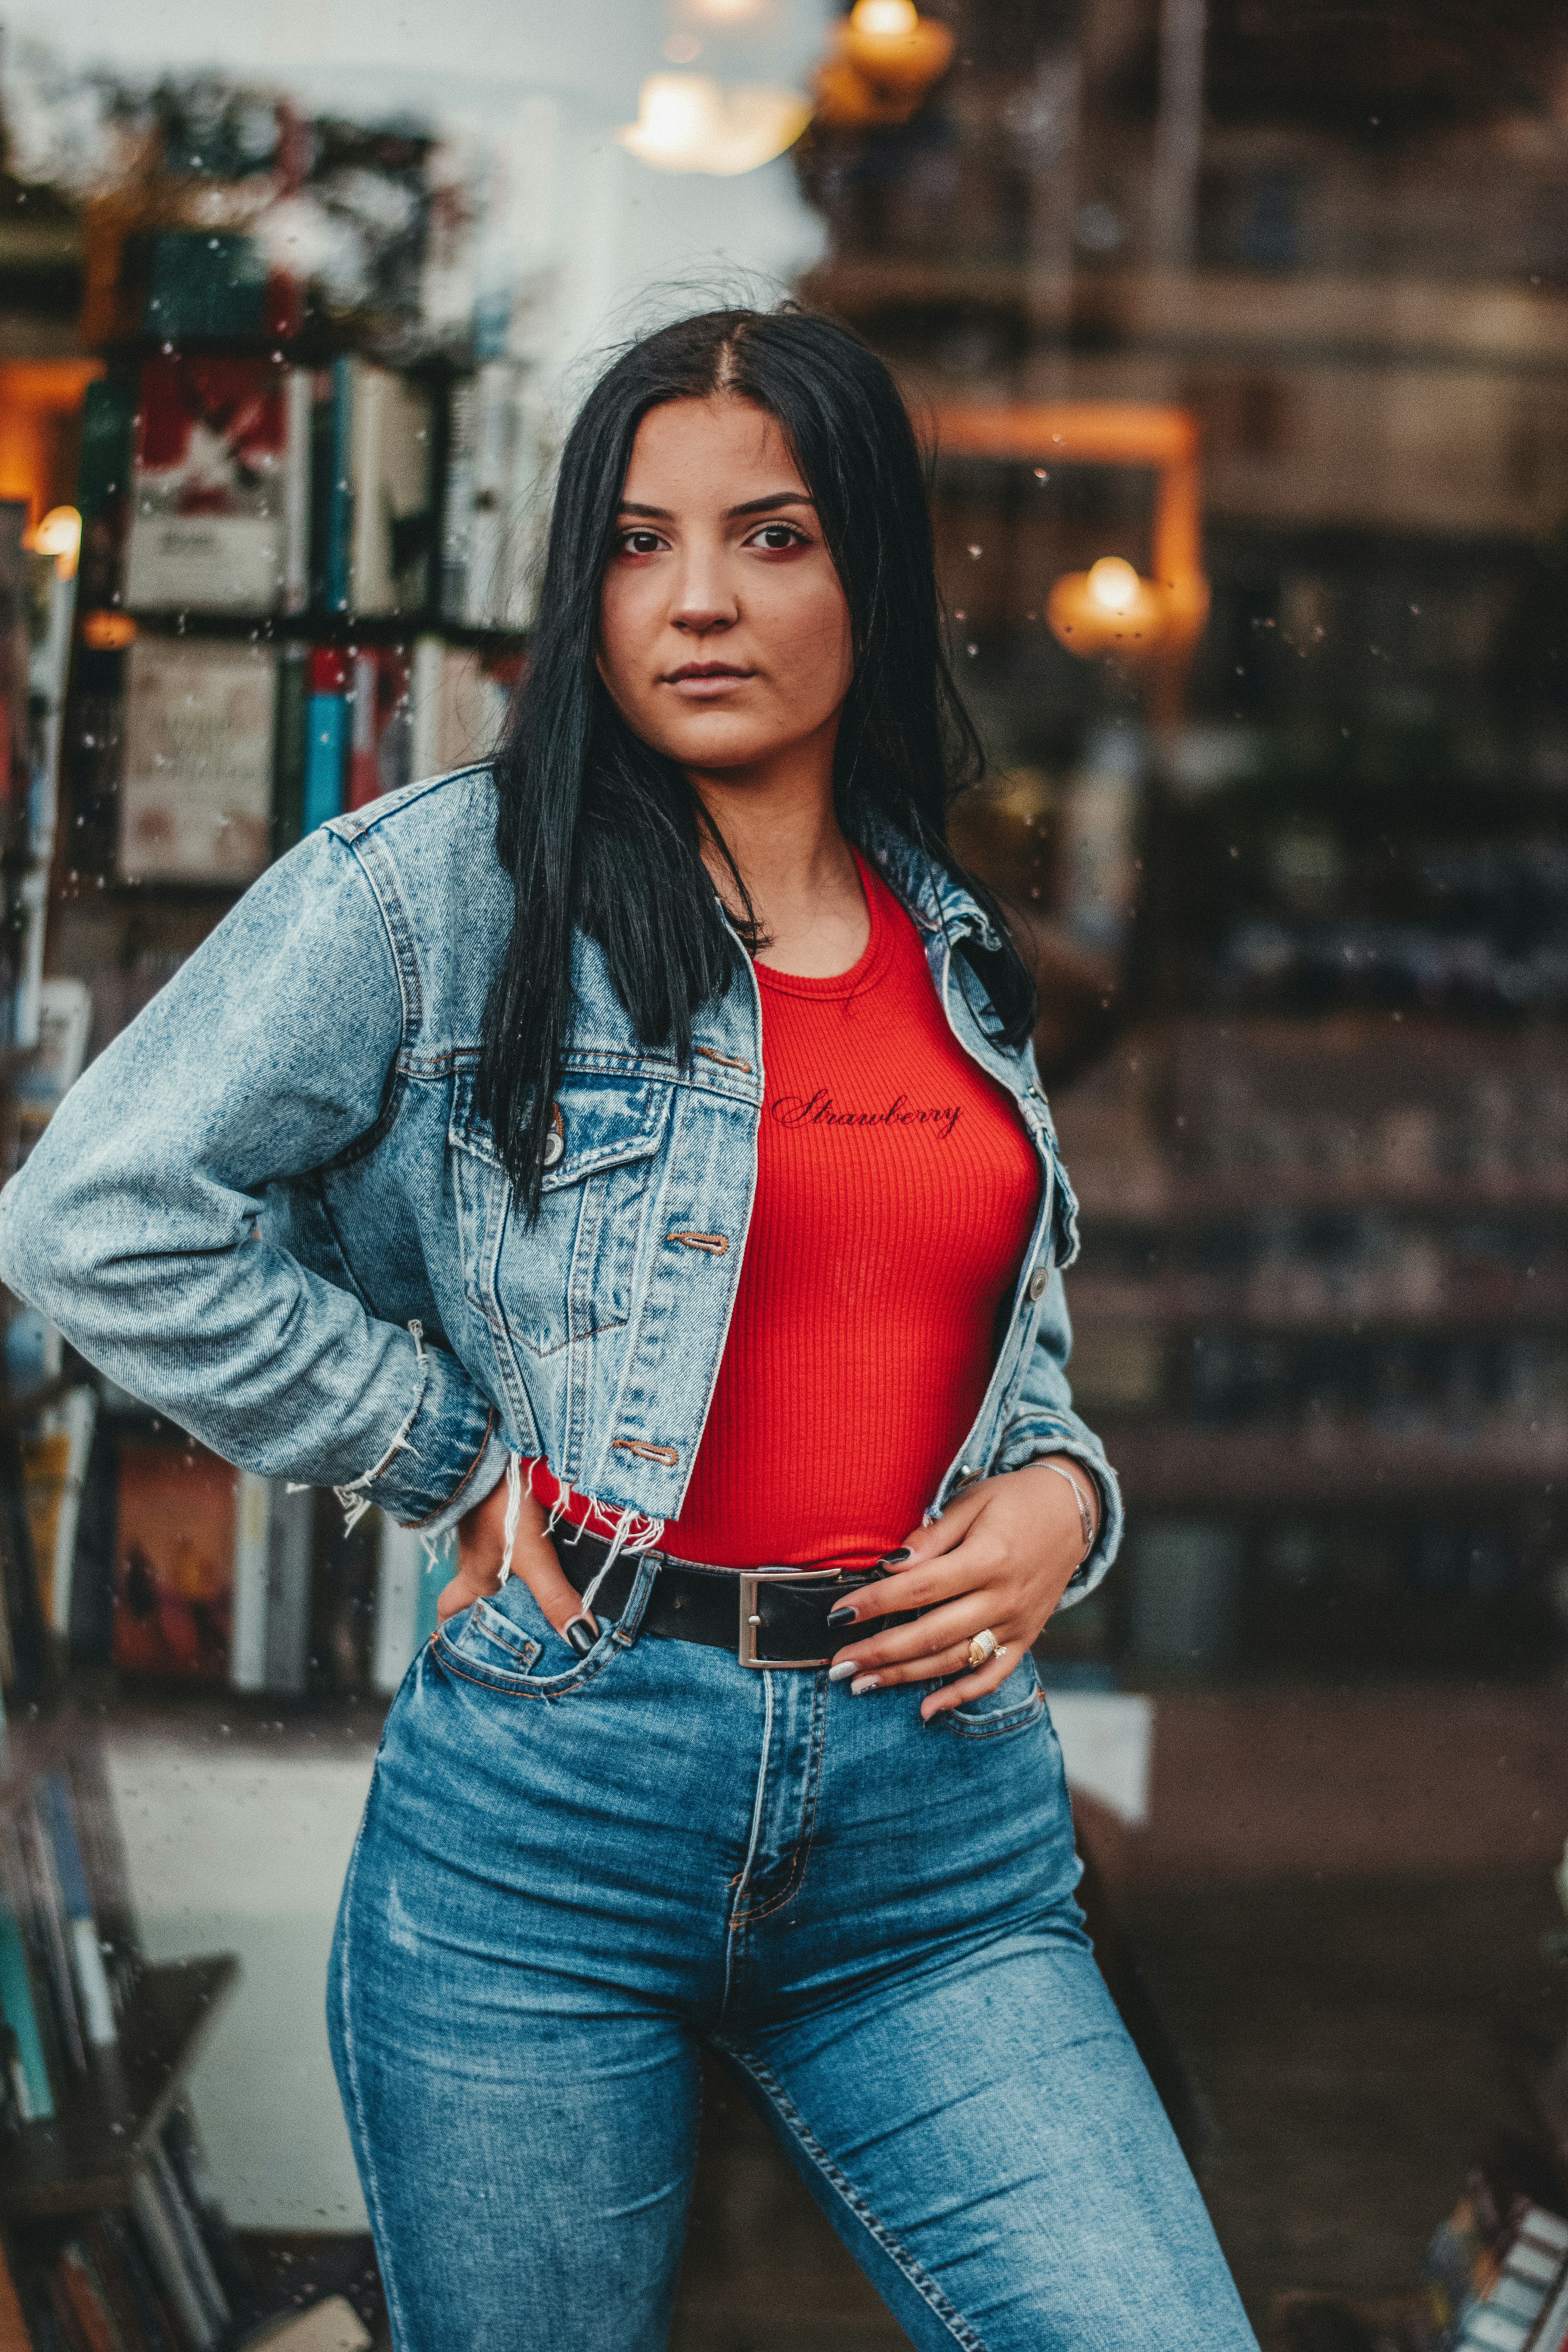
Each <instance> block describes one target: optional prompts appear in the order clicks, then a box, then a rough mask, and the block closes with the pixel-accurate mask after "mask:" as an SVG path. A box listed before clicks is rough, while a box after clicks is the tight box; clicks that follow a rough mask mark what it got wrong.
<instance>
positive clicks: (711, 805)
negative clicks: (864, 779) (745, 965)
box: [687, 727, 867, 973]
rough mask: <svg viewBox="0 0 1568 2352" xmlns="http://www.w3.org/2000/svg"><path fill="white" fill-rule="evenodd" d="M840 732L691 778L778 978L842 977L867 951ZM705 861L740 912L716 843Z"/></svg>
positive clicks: (706, 846) (708, 844)
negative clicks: (840, 812)
mask: <svg viewBox="0 0 1568 2352" xmlns="http://www.w3.org/2000/svg"><path fill="white" fill-rule="evenodd" d="M836 733H837V728H836V727H835V728H834V729H832V730H823V732H822V735H821V737H820V738H818V737H810V738H807V740H805V742H803V743H797V744H791V745H789V746H788V747H787V749H786V750H785V751H781V752H780V753H778V754H777V755H775V756H774V757H773V758H772V759H770V760H769V761H767V762H766V763H765V764H763V763H759V764H758V765H756V766H755V767H751V768H745V769H735V768H725V769H718V770H713V769H706V770H705V769H688V771H687V774H688V777H689V781H690V784H691V788H692V790H693V792H694V793H696V794H697V797H698V799H699V800H700V802H701V803H702V807H703V809H704V811H705V813H706V814H707V815H708V817H709V818H710V821H711V823H712V824H713V825H714V827H715V828H716V830H717V831H718V832H719V833H720V834H721V835H722V836H723V839H724V843H725V845H726V847H727V848H728V849H729V852H730V855H731V857H732V858H733V859H734V861H735V866H736V868H737V870H738V872H739V874H740V877H741V879H742V883H743V884H744V885H745V889H746V894H747V896H748V898H750V899H751V902H752V909H753V911H754V913H755V915H756V918H757V920H758V922H759V924H760V925H761V927H762V932H763V940H765V941H766V945H765V946H764V947H763V949H762V950H761V960H762V961H766V962H768V963H771V964H773V965H774V966H776V967H777V968H778V969H779V970H781V971H822V972H824V973H830V972H834V971H844V970H847V967H848V966H849V965H850V964H852V963H854V962H855V961H856V959H857V957H858V955H859V953H860V951H861V950H862V949H863V948H864V945H865V938H866V923H867V917H866V913H865V901H864V898H863V897H862V894H861V890H860V882H859V877H858V874H857V873H856V870H855V860H854V856H853V854H852V852H851V850H850V847H849V844H848V842H847V840H846V838H845V835H844V829H843V827H842V826H841V825H840V824H839V822H838V817H837V811H836V810H835V808H834V805H833V749H834V737H835V735H836ZM702 856H703V860H704V862H705V864H706V865H707V867H708V870H709V872H710V875H711V876H712V877H713V884H714V887H715V888H716V889H717V891H718V892H719V895H720V897H721V898H722V899H723V901H724V903H725V905H726V906H727V907H728V908H729V909H730V911H731V914H732V915H734V914H739V913H741V912H742V908H741V907H740V905H739V902H738V900H737V897H736V891H735V884H734V879H733V877H732V876H731V872H730V869H729V867H728V866H727V865H726V864H725V862H724V859H723V856H721V852H720V850H719V848H718V845H717V844H716V843H714V842H713V841H711V840H705V841H704V843H703V848H702Z"/></svg>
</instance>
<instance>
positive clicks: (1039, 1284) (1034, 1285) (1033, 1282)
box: [1028, 1265, 1051, 1298]
mask: <svg viewBox="0 0 1568 2352" xmlns="http://www.w3.org/2000/svg"><path fill="white" fill-rule="evenodd" d="M1050 1278H1051V1277H1050V1275H1049V1273H1048V1271H1047V1268H1046V1267H1045V1266H1043V1265H1037V1267H1036V1268H1035V1271H1034V1272H1033V1274H1032V1275H1031V1276H1029V1286H1028V1287H1029V1297H1031V1298H1041V1297H1044V1296H1045V1288H1046V1285H1047V1282H1049V1280H1050Z"/></svg>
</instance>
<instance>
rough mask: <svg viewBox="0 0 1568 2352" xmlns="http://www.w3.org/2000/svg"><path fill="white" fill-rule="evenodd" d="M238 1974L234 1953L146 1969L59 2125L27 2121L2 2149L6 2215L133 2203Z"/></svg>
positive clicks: (1, 2197) (70, 2092) (65, 2096)
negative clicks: (110, 2042)
mask: <svg viewBox="0 0 1568 2352" xmlns="http://www.w3.org/2000/svg"><path fill="white" fill-rule="evenodd" d="M237 1976H238V1964H237V1961H236V1960H235V1958H234V1957H233V1955H232V1954H230V1953H217V1954H215V1955H211V1956H208V1957H205V1958H196V1959H190V1960H179V1961H172V1962H163V1963H162V1964H149V1965H146V1966H144V1967H143V1968H142V1970H141V1971H140V1973H139V1974H138V1976H137V1978H136V1979H135V1981H134V1983H133V1984H132V1988H131V1990H130V1992H129V1994H128V1996H127V1998H126V2002H125V2007H124V2010H123V2011H122V2012H121V2019H120V2040H119V2042H117V2043H116V2044H115V2046H114V2047H113V2048H112V2049H110V2050H103V2051H95V2052H94V2053H92V2058H91V2064H90V2071H89V2074H87V2075H86V2076H85V2077H83V2078H81V2079H80V2080H78V2081H73V2082H69V2083H68V2084H66V2085H65V2086H64V2088H63V2093H62V2095H61V2098H60V2101H59V2105H58V2108H57V2110H56V2113H55V2116H54V2117H53V2119H52V2120H51V2121H50V2122H48V2123H34V2124H26V2125H24V2126H23V2127H22V2131H21V2134H20V2136H19V2137H17V2138H16V2139H15V2140H14V2141H13V2142H12V2143H11V2144H10V2145H9V2146H8V2147H0V2220H3V2221H7V2222H11V2223H17V2222H25V2221H41V2220H45V2219H47V2218H52V2217H58V2216H60V2215H63V2214H72V2213H85V2212H90V2211H94V2210H98V2209H100V2208H101V2207H104V2206H112V2207H117V2208H118V2207H125V2206H129V2204H130V2202H131V2196H132V2182H133V2179H134V2177H135V2174H136V2173H137V2171H138V2170H139V2169H140V2168H142V2167H143V2166H144V2165H145V2164H146V2163H147V2161H148V2158H149V2155H150V2153H151V2149H152V2147H153V2141H154V2140H155V2139H156V2137H157V2135H158V2131H159V2129H160V2127H161V2126H162V2125H163V2122H164V2121H165V2120H166V2118H167V2116H168V2113H169V2108H170V2106H171V2105H172V2103H173V2102H174V2100H175V2099H176V2098H177V2097H178V2096H179V2095H180V2093H181V2090H182V2088H183V2086H184V2079H185V2076H186V2074H187V2073H188V2072H189V2069H190V2065H191V2062H192V2060H193V2059H194V2058H195V2054H196V2052H197V2050H198V2048H199V2046H200V2044H201V2041H202V2038H203V2036H204V2035H205V2032H206V2031H207V2029H208V2027H209V2026H210V2024H211V2023H212V2021H213V2020H214V2018H215V2017H216V2015H217V2013H218V2011H219V2010H220V2009H221V2008H222V2005H223V2003H224V2001H225V2000H226V1998H227V1996H228V1995H229V1993H230V1992H231V1991H232V1990H233V1989H234V1986H235V1983H236V1980H237Z"/></svg>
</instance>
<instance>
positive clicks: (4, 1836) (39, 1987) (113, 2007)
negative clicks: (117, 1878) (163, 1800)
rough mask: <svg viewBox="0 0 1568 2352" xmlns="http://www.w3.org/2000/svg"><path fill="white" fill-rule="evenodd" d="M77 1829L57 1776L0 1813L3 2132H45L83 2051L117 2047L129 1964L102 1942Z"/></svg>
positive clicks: (58, 1772)
mask: <svg viewBox="0 0 1568 2352" xmlns="http://www.w3.org/2000/svg"><path fill="white" fill-rule="evenodd" d="M80 1822H81V1815H80V1812H79V1807H78V1802H77V1791H76V1789H75V1787H74V1786H73V1783H72V1776H71V1773H70V1771H69V1769H67V1768H66V1767H63V1766H62V1767H60V1768H58V1769H55V1770H52V1771H47V1772H43V1773H40V1774H39V1775H38V1776H37V1779H36V1780H34V1781H33V1782H32V1784H31V1785H30V1787H28V1788H26V1789H23V1790H16V1791H15V1792H14V1793H13V1795H12V1797H11V1800H10V1801H9V1802H8V1803H7V1804H6V1806H5V1809H4V1811H0V2013H3V2019H4V2023H3V2028H0V2031H3V2035H4V2057H5V2063H4V2069H3V2079H0V2129H7V2130H12V2131H15V2130H16V2129H17V2128H18V2127H19V2126H21V2125H23V2124H28V2123H47V2122H48V2121H49V2120H50V2118H51V2117H52V2116H54V2114H55V2111H56V2105H57V2103H58V2098H59V2096H60V2095H61V2091H62V2087H63V2085H64V2084H66V2083H68V2080H69V2079H70V2078H71V2077H72V2076H74V2075H82V2074H86V2072H87V2069H88V2053H89V2050H105V2049H108V2048H110V2047H111V2046H112V2044H113V2043H114V2042H116V2041H118V2039H119V2034H120V2028H119V2022H118V2020H119V2016H120V2012H121V2006H122V2001H123V1996H124V1991H125V1988H126V1984H127V1981H128V1975H127V1971H128V1970H129V1969H130V1968H131V1966H132V1955H131V1954H130V1953H129V1952H128V1951H127V1950H126V1949H125V1948H124V1941H123V1937H121V1942H120V1944H119V1945H118V1946H117V1945H116V1943H115V1941H114V1940H113V1939H112V1938H110V1939H105V1938H104V1937H101V1936H100V1927H99V1920H98V1906H97V1903H96V1900H95V1896H94V1891H93V1886H92V1883H91V1879H90V1877H89V1871H88V1866H87V1863H86V1861H85V1859H84V1843H83V1839H82V1835H81V1827H80ZM111 1899H112V1898H111ZM110 1962H113V1963H114V1969H113V1973H112V1974H111V1972H110Z"/></svg>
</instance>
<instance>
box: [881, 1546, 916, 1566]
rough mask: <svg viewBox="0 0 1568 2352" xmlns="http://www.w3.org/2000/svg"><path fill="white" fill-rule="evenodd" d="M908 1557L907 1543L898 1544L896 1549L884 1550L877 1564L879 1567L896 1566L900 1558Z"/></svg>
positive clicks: (908, 1548)
mask: <svg viewBox="0 0 1568 2352" xmlns="http://www.w3.org/2000/svg"><path fill="white" fill-rule="evenodd" d="M909 1557H910V1547H909V1545H908V1544H900V1546H899V1549H898V1550H897V1551H885V1552H884V1553H883V1554H882V1556H881V1558H880V1559H879V1560H878V1562H877V1565H878V1567H879V1568H897V1567H898V1565H899V1563H900V1560H906V1559H908V1558H909Z"/></svg>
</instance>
